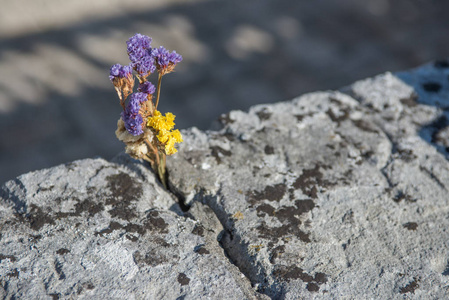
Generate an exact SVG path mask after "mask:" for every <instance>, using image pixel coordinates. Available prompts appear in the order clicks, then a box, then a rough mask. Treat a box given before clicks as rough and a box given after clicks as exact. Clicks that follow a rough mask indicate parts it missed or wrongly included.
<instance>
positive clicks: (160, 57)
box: [151, 46, 170, 68]
mask: <svg viewBox="0 0 449 300" xmlns="http://www.w3.org/2000/svg"><path fill="white" fill-rule="evenodd" d="M169 54H170V53H169V52H168V51H167V49H165V48H164V47H162V46H160V47H159V48H154V49H153V50H152V51H151V56H153V57H154V59H155V60H156V62H157V64H158V65H159V66H160V67H161V68H166V67H167V66H168V64H169V63H170V61H169V60H168V55H169Z"/></svg>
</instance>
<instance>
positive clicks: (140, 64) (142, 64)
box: [132, 51, 156, 75]
mask: <svg viewBox="0 0 449 300" xmlns="http://www.w3.org/2000/svg"><path fill="white" fill-rule="evenodd" d="M132 65H133V67H134V70H136V72H137V73H139V74H140V75H146V74H148V73H153V72H154V71H155V70H156V66H155V65H154V59H153V58H152V57H151V56H150V54H149V52H148V51H146V54H144V56H142V57H140V58H139V59H137V60H136V61H134V62H133V63H132Z"/></svg>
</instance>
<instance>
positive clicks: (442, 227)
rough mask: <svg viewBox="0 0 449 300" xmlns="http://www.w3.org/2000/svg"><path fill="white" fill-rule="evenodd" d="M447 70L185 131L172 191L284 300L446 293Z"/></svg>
mask: <svg viewBox="0 0 449 300" xmlns="http://www.w3.org/2000/svg"><path fill="white" fill-rule="evenodd" d="M448 74H449V69H447V64H443V65H441V62H440V63H435V64H432V65H428V66H424V67H422V68H419V69H417V70H412V71H410V72H402V73H397V74H391V73H386V74H384V75H380V76H377V77H375V78H370V79H367V80H362V81H359V82H356V83H354V84H353V85H351V86H349V87H347V88H344V89H342V91H341V92H318V93H312V94H307V95H304V96H302V97H299V98H297V99H294V100H293V101H289V102H284V103H278V104H273V105H259V106H255V107H252V108H251V109H250V110H249V112H248V113H243V112H240V111H232V112H230V113H229V114H227V115H224V116H223V117H222V118H221V121H222V125H223V126H222V128H221V129H219V130H217V131H211V132H201V131H198V130H196V129H194V128H193V129H191V130H189V131H188V132H186V133H185V143H183V144H182V145H181V150H180V153H179V155H177V156H175V157H174V158H173V159H171V160H169V163H168V164H169V172H170V177H169V178H170V181H171V185H172V190H173V191H175V192H176V193H177V194H178V195H180V196H181V197H184V198H185V202H186V203H187V204H192V203H195V202H197V201H201V202H204V203H207V205H208V206H210V207H211V208H212V209H213V210H214V212H215V214H216V215H217V216H218V218H219V219H220V221H221V223H222V224H223V226H224V228H225V233H224V235H223V238H222V239H221V244H222V245H223V247H224V249H225V250H226V251H227V252H228V254H229V256H230V258H231V260H232V261H233V262H234V263H235V264H236V265H237V266H238V267H239V268H240V270H241V271H242V272H243V273H244V274H245V275H246V276H247V277H248V278H249V279H250V280H251V282H252V284H253V285H254V286H255V287H256V288H257V290H258V291H259V292H261V293H264V294H266V295H269V296H270V297H272V298H274V299H298V298H301V297H304V298H307V299H308V298H315V299H335V298H341V297H349V298H354V299H369V298H380V299H395V298H401V299H402V298H403V297H410V298H416V299H423V298H431V299H435V298H438V299H443V298H447V297H448V295H449V290H448V289H447V286H448V282H449V277H448V274H449V273H448V271H447V270H448V269H449V267H448V259H449V257H448V251H447V249H448V246H449V244H448V240H449V233H448V231H447V228H448V226H449V221H448V219H447V212H448V208H449V205H448V204H449V203H448V201H449V197H448V188H449V163H448V160H447V159H448V149H447V148H445V145H446V144H445V143H447V140H446V139H445V136H446V134H447V131H448V125H449V124H448V107H449V97H448V94H447V91H448V88H449V84H448V81H447V76H448Z"/></svg>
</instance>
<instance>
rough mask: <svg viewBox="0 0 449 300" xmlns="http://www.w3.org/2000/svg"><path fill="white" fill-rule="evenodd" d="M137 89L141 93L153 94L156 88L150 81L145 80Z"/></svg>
mask: <svg viewBox="0 0 449 300" xmlns="http://www.w3.org/2000/svg"><path fill="white" fill-rule="evenodd" d="M137 90H138V91H139V92H142V93H147V94H153V93H154V92H155V91H156V88H155V87H154V85H153V84H152V83H151V82H149V81H145V82H144V83H141V84H139V88H138V89H137Z"/></svg>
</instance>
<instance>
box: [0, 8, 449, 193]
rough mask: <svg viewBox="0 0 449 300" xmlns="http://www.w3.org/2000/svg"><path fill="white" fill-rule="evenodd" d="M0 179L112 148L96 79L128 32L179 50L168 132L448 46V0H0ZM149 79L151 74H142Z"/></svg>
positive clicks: (167, 90)
mask: <svg viewBox="0 0 449 300" xmlns="http://www.w3.org/2000/svg"><path fill="white" fill-rule="evenodd" d="M0 7H1V9H0V184H1V183H3V182H4V181H6V180H9V179H12V178H14V177H15V176H17V175H19V174H22V173H25V172H28V171H31V170H35V169H40V168H44V167H50V166H54V165H56V164H59V163H64V162H69V161H72V160H75V159H81V158H87V157H94V156H102V157H104V158H106V159H110V158H112V157H113V156H115V155H116V154H117V153H119V152H120V151H122V150H123V145H122V144H121V142H119V141H118V140H116V138H115V135H114V131H115V129H116V123H117V119H118V118H119V114H120V111H121V108H120V106H119V103H118V99H117V95H116V92H115V91H114V88H113V86H112V84H111V83H110V82H109V80H108V73H109V68H110V66H111V65H112V64H115V63H121V64H127V63H128V58H127V54H126V44H125V42H126V40H127V39H128V38H129V37H131V36H132V35H133V34H134V33H136V32H139V33H142V34H145V35H149V36H151V37H152V38H153V44H152V45H153V46H159V45H163V46H165V47H166V48H168V49H170V50H176V51H177V52H178V53H180V54H182V55H183V57H184V61H183V62H182V63H180V64H179V65H178V66H177V70H176V71H177V72H175V73H172V74H170V75H167V76H165V77H164V79H163V81H162V92H161V104H160V110H161V111H171V112H173V113H174V114H175V115H176V116H177V118H176V121H177V122H176V123H177V125H176V126H177V128H187V127H191V126H196V127H199V128H200V129H207V128H209V126H210V124H211V123H212V121H214V120H216V119H217V118H218V117H219V116H220V115H221V114H222V113H226V112H228V111H229V110H233V109H243V110H246V109H248V108H249V107H250V106H251V105H254V104H260V103H270V102H277V101H283V100H288V99H291V98H293V97H295V96H298V95H300V94H303V93H306V92H312V91H317V90H328V89H336V88H339V87H342V86H344V85H348V84H350V83H352V82H353V81H355V80H358V79H363V78H365V77H369V76H373V75H376V74H379V73H383V72H385V71H398V70H403V69H409V68H413V67H415V66H418V65H420V64H422V63H426V62H428V61H430V60H434V59H438V58H443V57H446V56H448V54H449V18H448V12H449V1H436V0H391V1H390V0H363V1H361V0H315V1H310V0H302V1H292V0H272V1H269V0H245V1H241V0H229V1H212V0H208V1H206V0H150V1H149V0H127V1H123V0H90V1H88V0H14V1H10V0H0ZM152 79H153V81H154V79H155V78H154V77H153V78H152Z"/></svg>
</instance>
